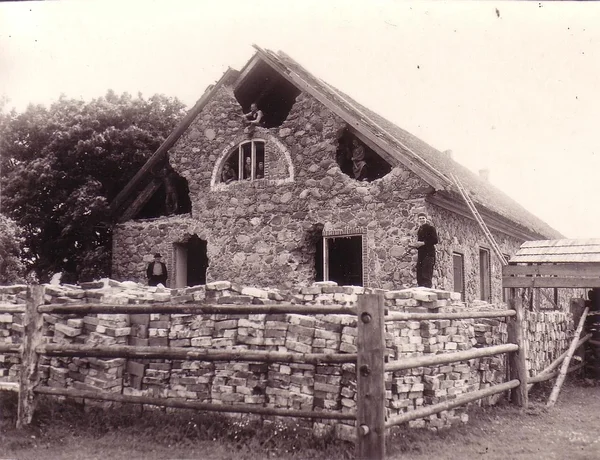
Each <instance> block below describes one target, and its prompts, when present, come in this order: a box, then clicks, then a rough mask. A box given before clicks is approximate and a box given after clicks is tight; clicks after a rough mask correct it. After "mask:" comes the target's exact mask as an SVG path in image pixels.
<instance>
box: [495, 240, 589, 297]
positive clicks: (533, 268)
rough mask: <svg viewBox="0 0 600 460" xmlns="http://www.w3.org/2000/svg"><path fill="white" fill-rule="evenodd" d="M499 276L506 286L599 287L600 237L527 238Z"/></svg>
mask: <svg viewBox="0 0 600 460" xmlns="http://www.w3.org/2000/svg"><path fill="white" fill-rule="evenodd" d="M518 264H521V265H518ZM523 264H527V265H523ZM502 276H503V280H502V284H503V287H505V288H516V287H537V288H541V287H545V288H592V287H600V239H598V238H589V239H577V240H569V239H560V240H542V241H527V242H525V243H523V244H522V245H521V248H520V249H519V251H518V252H517V253H516V254H515V255H514V256H513V257H511V259H510V261H509V265H508V266H506V267H504V268H503V270H502Z"/></svg>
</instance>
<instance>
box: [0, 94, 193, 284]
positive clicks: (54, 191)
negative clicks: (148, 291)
mask: <svg viewBox="0 0 600 460" xmlns="http://www.w3.org/2000/svg"><path fill="white" fill-rule="evenodd" d="M183 114H184V106H183V104H182V103H181V102H180V101H179V100H178V99H176V98H169V97H166V96H163V95H154V96H152V97H151V98H149V99H144V98H142V96H141V95H138V97H137V98H132V97H131V96H130V95H129V94H127V93H124V94H122V95H120V96H118V95H116V94H115V93H114V92H113V91H108V92H107V94H106V96H104V97H100V98H98V99H94V100H92V101H91V102H83V101H81V100H74V99H67V98H66V97H64V96H63V97H61V98H60V99H59V100H58V101H57V102H55V103H54V104H52V105H51V106H50V108H49V109H48V108H46V107H44V106H41V105H35V106H34V105H30V106H29V107H28V108H27V110H26V111H25V112H23V113H16V112H15V111H12V112H10V113H6V114H4V115H3V114H1V113H0V162H1V164H0V166H1V168H2V174H1V181H2V182H1V185H2V190H1V194H2V201H1V203H0V205H1V206H2V209H1V211H2V212H4V213H6V214H7V215H9V216H10V217H12V218H13V219H14V220H15V221H16V222H17V223H18V225H19V226H20V227H21V228H22V229H23V231H24V238H25V239H24V247H25V249H26V251H27V258H26V263H27V265H28V268H29V269H32V270H34V271H35V273H36V274H37V276H38V277H39V279H40V280H41V281H47V280H49V278H50V277H51V276H52V275H53V274H54V273H56V272H63V273H64V275H63V278H62V280H63V281H67V282H74V281H76V280H79V281H83V280H89V279H93V278H97V277H100V276H107V275H108V274H109V272H110V258H111V226H112V223H111V216H110V215H109V212H108V206H109V204H110V202H111V200H112V199H113V198H114V197H115V196H116V195H117V193H118V192H119V191H120V190H121V189H122V188H123V187H124V186H125V185H126V184H127V182H128V181H129V180H130V179H131V178H132V177H133V175H134V174H135V173H136V172H137V170H138V169H139V168H140V167H141V166H142V165H143V164H144V163H145V161H146V160H147V159H148V157H149V156H150V155H151V154H152V152H154V151H155V150H156V149H157V148H158V146H159V145H160V144H161V143H162V142H163V140H164V139H165V138H166V137H167V136H168V135H169V134H170V132H171V131H172V130H173V128H174V127H175V125H176V124H177V123H178V122H179V120H180V119H181V117H182V116H183Z"/></svg>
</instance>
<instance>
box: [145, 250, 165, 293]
mask: <svg viewBox="0 0 600 460" xmlns="http://www.w3.org/2000/svg"><path fill="white" fill-rule="evenodd" d="M146 276H147V277H148V286H157V285H158V284H162V285H163V286H166V285H167V276H168V275H167V266H166V265H165V264H164V263H162V262H161V256H160V254H158V253H156V254H154V262H150V263H149V264H148V268H147V269H146Z"/></svg>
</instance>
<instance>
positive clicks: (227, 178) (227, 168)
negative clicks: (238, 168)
mask: <svg viewBox="0 0 600 460" xmlns="http://www.w3.org/2000/svg"><path fill="white" fill-rule="evenodd" d="M235 180H237V173H236V172H235V171H234V170H233V168H232V167H231V165H230V164H229V163H225V164H224V165H223V171H221V182H224V183H226V184H229V183H230V182H233V181H235Z"/></svg>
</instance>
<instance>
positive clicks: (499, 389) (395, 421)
mask: <svg viewBox="0 0 600 460" xmlns="http://www.w3.org/2000/svg"><path fill="white" fill-rule="evenodd" d="M519 385H520V382H519V381H518V380H511V381H509V382H505V383H501V384H499V385H494V386H493V387H490V388H486V389H484V390H478V391H474V392H472V393H469V394H465V395H461V396H458V397H456V398H455V399H450V400H448V401H444V402H442V403H439V404H434V405H433V406H427V407H423V408H422V409H417V410H413V411H410V412H406V413H405V414H401V415H396V416H394V417H390V419H389V420H388V421H387V422H386V423H385V426H386V428H389V427H392V426H396V425H400V424H402V423H406V422H410V421H411V420H416V419H419V418H423V417H427V416H429V415H433V414H437V413H438V412H442V411H445V410H450V409H453V408H455V407H458V406H462V405H463V404H467V403H470V402H473V401H477V400H478V399H482V398H485V397H487V396H492V395H495V394H496V393H503V392H505V391H508V390H511V389H513V388H517V387H518V386H519Z"/></svg>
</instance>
